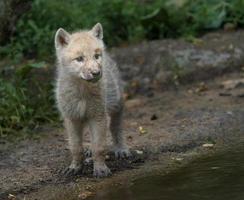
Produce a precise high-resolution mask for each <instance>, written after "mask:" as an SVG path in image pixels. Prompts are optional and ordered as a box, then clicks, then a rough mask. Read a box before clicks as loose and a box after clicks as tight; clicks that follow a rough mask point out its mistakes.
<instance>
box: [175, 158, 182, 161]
mask: <svg viewBox="0 0 244 200" xmlns="http://www.w3.org/2000/svg"><path fill="white" fill-rule="evenodd" d="M175 160H177V161H182V160H183V158H175Z"/></svg>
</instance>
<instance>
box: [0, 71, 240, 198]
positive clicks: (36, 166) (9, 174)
mask: <svg viewBox="0 0 244 200" xmlns="http://www.w3.org/2000/svg"><path fill="white" fill-rule="evenodd" d="M241 77H242V74H241V72H239V73H234V74H228V75H225V76H222V77H219V78H216V79H214V80H212V81H208V82H205V83H200V82H196V83H194V84H191V85H185V86H179V87H178V89H173V90H169V91H164V92H162V91H160V92H159V91H156V90H154V91H153V93H151V94H150V95H144V96H143V95H140V96H135V97H133V98H132V99H127V100H126V112H125V116H124V133H125V137H126V141H127V143H128V144H129V146H130V147H131V149H132V152H133V157H132V158H131V159H128V160H116V159H115V158H114V157H113V155H112V154H111V153H108V156H107V163H108V166H109V167H110V168H111V170H112V172H113V176H112V177H111V178H106V179H94V178H92V176H91V172H92V162H90V163H88V164H86V166H85V168H84V171H83V173H82V174H80V175H78V176H77V177H66V178H65V177H63V176H62V174H61V173H60V172H59V171H60V170H62V169H64V168H65V167H67V166H68V165H69V162H70V153H69V150H68V148H67V142H66V139H65V134H64V130H63V128H62V127H60V128H48V127H47V128H46V129H44V131H42V132H40V133H39V137H38V138H36V139H34V138H29V139H25V140H21V141H19V142H18V143H16V142H15V143H9V142H7V141H1V145H0V199H8V197H9V198H15V199H16V198H17V199H18V198H19V199H23V198H24V197H25V198H26V199H61V196H63V195H65V194H66V193H67V192H70V191H72V194H73V196H72V195H71V196H70V199H77V198H78V195H79V194H81V193H82V191H92V193H93V192H95V190H96V188H97V187H100V186H101V184H105V183H108V184H111V183H115V182H116V183H118V182H121V180H122V178H121V177H123V178H124V179H126V177H127V178H128V177H131V176H133V174H136V173H137V172H138V171H140V170H142V169H143V170H142V173H144V172H143V171H145V170H148V169H150V168H153V163H154V162H158V161H159V160H163V164H162V163H161V164H160V165H161V167H162V166H163V165H165V169H167V170H170V169H173V168H174V167H175V166H174V165H171V164H170V163H171V161H172V159H171V158H172V155H173V156H174V157H175V156H176V157H177V155H178V154H182V152H189V150H190V152H192V151H191V150H193V149H197V148H203V147H202V145H203V144H206V143H207V144H214V146H215V145H216V146H217V145H218V144H231V143H232V142H234V140H239V139H240V138H242V137H243V135H244V134H243V133H244V124H243V120H244V106H243V105H244V99H243V96H244V95H243V94H244V88H243V87H242V86H241V87H237V88H234V89H231V90H226V89H224V88H223V87H221V86H220V85H221V83H222V82H223V81H226V80H233V79H239V78H241ZM225 94H228V95H225ZM89 141H90V139H89V133H87V134H86V137H85V146H89ZM110 145H111V138H110V136H109V137H108V151H109V149H110ZM210 146H211V145H210ZM213 148H214V147H213ZM205 149H206V148H205ZM207 149H208V148H207ZM210 149H212V148H210ZM190 157H191V156H190ZM116 180H117V181H116ZM10 194H11V195H13V196H14V197H11V195H10ZM80 198H83V197H80Z"/></svg>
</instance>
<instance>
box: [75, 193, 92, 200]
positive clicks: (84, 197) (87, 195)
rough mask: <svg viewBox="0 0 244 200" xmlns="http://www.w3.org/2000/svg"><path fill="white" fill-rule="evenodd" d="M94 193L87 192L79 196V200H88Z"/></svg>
mask: <svg viewBox="0 0 244 200" xmlns="http://www.w3.org/2000/svg"><path fill="white" fill-rule="evenodd" d="M92 195H93V193H92V192H90V191H85V192H82V193H80V194H79V196H78V198H79V199H87V198H88V197H90V196H92Z"/></svg>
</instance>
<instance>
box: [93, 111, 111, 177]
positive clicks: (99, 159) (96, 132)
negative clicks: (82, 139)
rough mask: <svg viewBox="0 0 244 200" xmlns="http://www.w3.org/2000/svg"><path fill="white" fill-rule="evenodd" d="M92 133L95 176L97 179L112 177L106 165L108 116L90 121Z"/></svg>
mask: <svg viewBox="0 0 244 200" xmlns="http://www.w3.org/2000/svg"><path fill="white" fill-rule="evenodd" d="M89 125H90V129H91V133H92V156H93V163H94V168H93V175H94V176H95V177H97V178H100V177H106V176H109V175H111V171H110V169H109V168H108V167H107V165H106V164H105V156H106V152H105V147H106V133H107V120H106V116H105V115H104V116H100V117H97V118H95V119H91V120H90V121H89Z"/></svg>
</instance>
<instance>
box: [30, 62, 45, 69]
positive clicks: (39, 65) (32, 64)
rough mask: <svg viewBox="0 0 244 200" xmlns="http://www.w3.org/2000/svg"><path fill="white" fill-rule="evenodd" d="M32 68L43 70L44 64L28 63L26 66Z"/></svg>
mask: <svg viewBox="0 0 244 200" xmlns="http://www.w3.org/2000/svg"><path fill="white" fill-rule="evenodd" d="M28 65H29V66H30V67H32V68H44V67H46V63H45V62H44V61H42V62H37V63H30V64H28Z"/></svg>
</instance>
